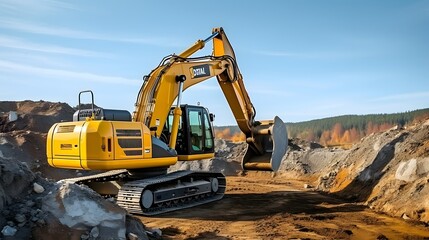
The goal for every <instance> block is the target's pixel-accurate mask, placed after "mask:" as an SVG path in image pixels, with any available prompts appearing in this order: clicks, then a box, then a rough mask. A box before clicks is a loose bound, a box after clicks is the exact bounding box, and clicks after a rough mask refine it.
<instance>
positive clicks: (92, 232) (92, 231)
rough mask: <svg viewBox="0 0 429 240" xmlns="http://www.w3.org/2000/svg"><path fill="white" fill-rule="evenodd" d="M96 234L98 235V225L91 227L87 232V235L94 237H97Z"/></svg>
mask: <svg viewBox="0 0 429 240" xmlns="http://www.w3.org/2000/svg"><path fill="white" fill-rule="evenodd" d="M98 235H100V230H98V227H93V228H92V229H91V232H90V233H89V237H90V238H94V239H95V238H97V237H98Z"/></svg>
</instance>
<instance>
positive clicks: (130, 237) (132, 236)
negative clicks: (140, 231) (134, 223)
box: [127, 233, 139, 240]
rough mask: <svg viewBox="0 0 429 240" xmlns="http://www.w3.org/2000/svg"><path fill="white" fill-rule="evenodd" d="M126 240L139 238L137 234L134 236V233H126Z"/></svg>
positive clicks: (137, 239)
mask: <svg viewBox="0 0 429 240" xmlns="http://www.w3.org/2000/svg"><path fill="white" fill-rule="evenodd" d="M127 238H128V240H139V237H138V236H137V234H134V233H128V235H127Z"/></svg>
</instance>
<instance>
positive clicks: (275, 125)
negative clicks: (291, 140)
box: [242, 116, 288, 171]
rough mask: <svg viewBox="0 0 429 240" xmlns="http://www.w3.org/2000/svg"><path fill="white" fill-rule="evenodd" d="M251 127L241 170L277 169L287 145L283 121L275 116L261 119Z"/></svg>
mask: <svg viewBox="0 0 429 240" xmlns="http://www.w3.org/2000/svg"><path fill="white" fill-rule="evenodd" d="M259 123H260V124H259V125H257V126H255V127H253V129H252V136H251V137H248V138H247V139H246V141H247V143H248V147H247V151H246V154H245V156H244V158H243V160H242V167H243V170H259V171H277V170H278V169H279V167H280V163H281V161H282V159H283V156H284V155H285V154H286V151H287V146H288V136H287V131H286V126H285V124H284V122H283V121H282V120H281V119H280V118H279V117H277V116H276V117H275V118H274V120H271V121H261V122H259Z"/></svg>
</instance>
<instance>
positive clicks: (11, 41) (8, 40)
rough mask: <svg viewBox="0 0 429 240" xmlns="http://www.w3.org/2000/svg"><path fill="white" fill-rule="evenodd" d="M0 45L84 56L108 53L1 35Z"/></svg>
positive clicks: (100, 55) (105, 55)
mask: <svg viewBox="0 0 429 240" xmlns="http://www.w3.org/2000/svg"><path fill="white" fill-rule="evenodd" d="M0 47H5V48H14V49H23V50H30V51H36V52H44V53H55V54H66V55H74V56H84V57H107V56H108V54H104V53H98V52H94V51H88V50H82V49H77V48H67V47H61V46H54V45H42V44H37V43H32V42H28V41H26V40H23V39H20V38H12V37H7V36H1V35H0Z"/></svg>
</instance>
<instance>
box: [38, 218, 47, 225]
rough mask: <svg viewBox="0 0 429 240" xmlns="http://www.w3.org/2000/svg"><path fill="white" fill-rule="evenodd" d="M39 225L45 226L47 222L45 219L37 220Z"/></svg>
mask: <svg viewBox="0 0 429 240" xmlns="http://www.w3.org/2000/svg"><path fill="white" fill-rule="evenodd" d="M37 224H39V225H45V224H46V222H45V220H44V219H39V220H37Z"/></svg>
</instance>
